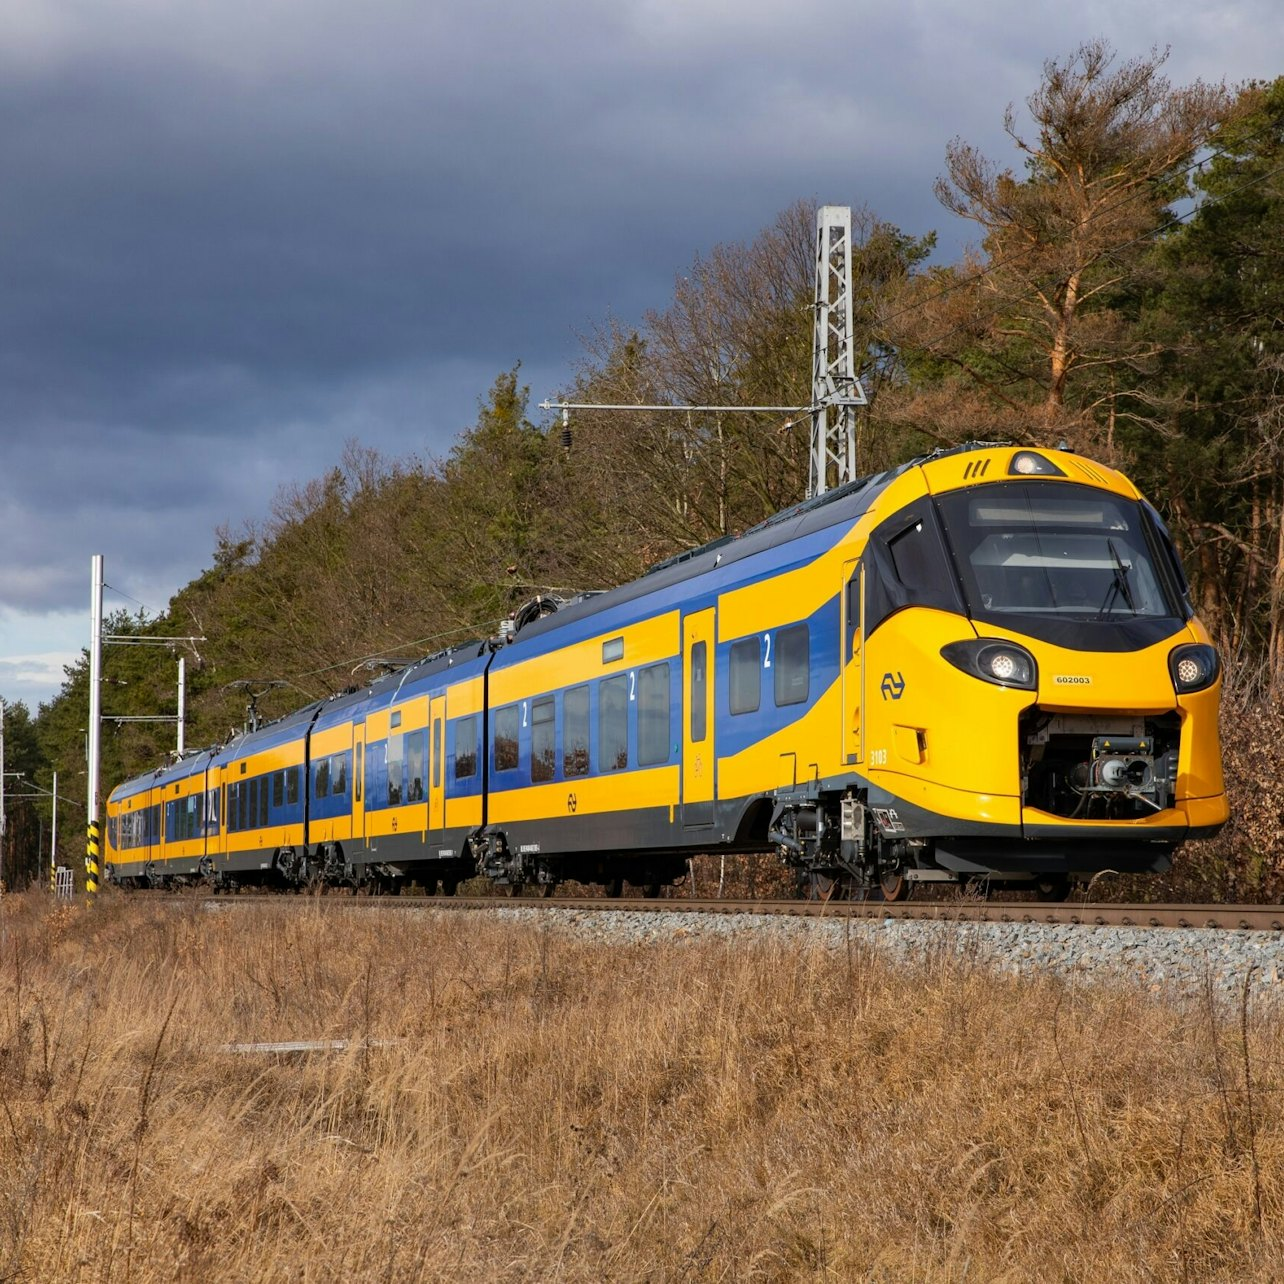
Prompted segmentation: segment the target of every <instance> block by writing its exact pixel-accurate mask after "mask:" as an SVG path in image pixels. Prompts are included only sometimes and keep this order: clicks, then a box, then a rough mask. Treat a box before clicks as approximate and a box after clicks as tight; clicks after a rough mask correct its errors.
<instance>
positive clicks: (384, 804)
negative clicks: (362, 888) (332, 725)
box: [353, 643, 491, 893]
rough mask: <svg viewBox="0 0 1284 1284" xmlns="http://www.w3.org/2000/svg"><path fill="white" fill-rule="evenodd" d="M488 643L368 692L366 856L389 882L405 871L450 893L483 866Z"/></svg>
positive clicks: (358, 838) (360, 838)
mask: <svg viewBox="0 0 1284 1284" xmlns="http://www.w3.org/2000/svg"><path fill="white" fill-rule="evenodd" d="M490 655H491V652H490V649H489V648H488V647H485V646H483V645H482V644H480V643H478V644H474V645H472V646H467V647H458V648H455V649H453V650H450V651H445V652H442V653H441V654H439V655H436V656H432V657H430V658H429V659H427V660H424V661H422V662H420V663H419V664H416V665H412V666H410V667H409V668H406V669H404V670H401V671H400V672H398V673H394V674H390V675H389V676H388V677H386V678H383V679H381V680H380V681H379V682H377V683H376V684H375V685H374V686H373V687H372V688H371V689H370V691H369V692H368V693H367V696H366V698H365V701H364V705H363V708H362V714H361V718H362V725H361V726H360V727H359V728H358V729H357V730H356V732H355V736H356V745H357V754H358V760H359V761H361V762H363V766H362V768H361V774H362V776H363V778H364V798H363V799H361V800H358V806H357V810H358V811H359V813H360V815H359V817H358V818H355V819H354V828H353V837H354V848H355V849H356V850H358V851H362V849H364V850H363V854H362V855H360V856H359V857H358V859H360V860H362V861H364V862H365V863H367V864H368V865H369V866H370V867H371V868H372V869H373V871H374V873H375V875H376V877H377V878H378V879H379V880H380V881H382V882H384V883H385V884H386V885H388V886H389V887H390V888H391V889H393V890H395V889H397V888H399V887H400V886H401V885H402V884H403V883H404V882H406V881H407V880H411V879H413V880H415V881H418V882H420V883H422V884H424V885H426V886H431V887H435V886H436V885H437V883H438V882H440V883H441V884H442V887H443V889H444V890H445V891H447V893H451V892H453V891H454V890H455V888H456V887H457V886H458V883H459V881H460V880H461V879H464V878H469V877H471V876H472V875H473V874H474V873H475V872H476V865H475V861H474V858H473V855H472V845H471V840H472V837H473V835H474V834H475V833H476V832H477V830H478V829H479V828H480V826H481V824H482V817H483V812H482V804H483V791H482V780H483V772H482V766H481V764H480V762H479V759H478V752H477V748H478V744H479V743H480V739H481V737H482V735H483V728H482V724H483V721H484V717H485V671H486V666H487V664H488V663H489V660H490Z"/></svg>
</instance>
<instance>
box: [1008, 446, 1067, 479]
mask: <svg viewBox="0 0 1284 1284" xmlns="http://www.w3.org/2000/svg"><path fill="white" fill-rule="evenodd" d="M1008 474H1009V475H1013V474H1015V475H1016V476H1017V477H1064V476H1065V473H1063V472H1062V471H1061V469H1060V468H1058V467H1057V466H1056V464H1054V463H1053V462H1052V460H1050V459H1047V458H1045V457H1044V456H1043V455H1040V454H1039V453H1038V451H1035V450H1018V451H1017V453H1016V454H1015V455H1013V456H1012V462H1011V463H1010V464H1009V465H1008Z"/></svg>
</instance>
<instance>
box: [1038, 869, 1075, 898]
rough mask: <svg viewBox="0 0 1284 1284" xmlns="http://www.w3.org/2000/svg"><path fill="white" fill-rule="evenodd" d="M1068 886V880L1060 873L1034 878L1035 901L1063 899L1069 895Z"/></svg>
mask: <svg viewBox="0 0 1284 1284" xmlns="http://www.w3.org/2000/svg"><path fill="white" fill-rule="evenodd" d="M1070 888H1071V883H1070V880H1069V879H1068V878H1065V877H1063V876H1060V875H1050V876H1049V877H1047V878H1036V879H1035V880H1034V899H1035V900H1036V901H1064V900H1065V899H1066V898H1067V897H1069V895H1070Z"/></svg>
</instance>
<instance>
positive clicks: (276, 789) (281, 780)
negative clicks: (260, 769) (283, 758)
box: [272, 771, 285, 807]
mask: <svg viewBox="0 0 1284 1284" xmlns="http://www.w3.org/2000/svg"><path fill="white" fill-rule="evenodd" d="M284 802H285V772H283V771H274V772H273V773H272V806H273V807H280V806H282V805H283V804H284Z"/></svg>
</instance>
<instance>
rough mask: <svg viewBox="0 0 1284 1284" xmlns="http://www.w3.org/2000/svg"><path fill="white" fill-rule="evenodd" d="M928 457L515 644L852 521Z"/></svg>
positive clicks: (601, 597)
mask: <svg viewBox="0 0 1284 1284" xmlns="http://www.w3.org/2000/svg"><path fill="white" fill-rule="evenodd" d="M927 458H929V456H922V457H919V458H917V459H912V460H910V461H909V462H908V463H905V464H901V465H900V466H898V467H897V468H894V469H890V470H888V471H887V472H882V473H875V474H872V475H871V476H869V477H860V478H857V479H856V480H855V481H852V482H848V483H847V484H846V485H844V486H838V487H835V488H834V489H832V490H828V491H826V492H825V493H824V494H823V495H818V496H815V497H814V498H812V499H806V500H803V502H802V503H800V504H795V505H794V506H793V507H792V508H787V509H784V510H782V511H781V512H779V513H776V514H774V515H773V516H771V517H769V518H767V520H766V521H764V522H760V523H759V524H758V525H757V526H753V527H751V528H750V529H749V530H747V531H745V532H744V533H743V534H741V535H724V536H722V537H720V538H719V539H716V540H713V541H711V542H710V543H708V544H705V545H702V546H701V547H700V548H694V549H691V550H689V551H687V552H684V553H679V554H677V555H676V556H675V557H671V558H669V559H668V560H667V561H663V562H660V563H658V564H657V565H655V566H653V567H651V568H650V569H649V570H648V571H646V572H645V573H644V574H642V575H641V576H640V577H639V578H638V579H636V580H631V581H630V582H629V583H627V584H622V585H620V586H619V587H618V588H614V589H609V590H607V591H606V592H605V593H595V594H592V595H588V596H585V597H583V598H579V599H576V600H575V601H573V602H571V603H570V604H569V605H568V606H566V607H564V608H562V609H561V610H558V611H555V612H552V613H550V614H548V615H543V616H541V617H540V618H538V619H536V620H533V621H532V622H531V623H529V624H527V625H525V626H524V627H523V628H522V629H521V630H520V632H519V633H518V634H517V636H516V637H515V638H514V640H513V645H514V647H520V645H521V644H522V643H523V642H526V641H528V640H534V639H535V638H538V637H539V636H540V635H542V634H544V633H549V632H552V631H554V630H557V629H561V628H564V627H566V626H567V625H569V624H573V623H574V622H575V621H576V620H581V619H587V618H589V617H593V616H597V615H601V614H604V613H606V612H609V611H610V610H611V609H612V608H614V607H618V606H623V605H625V604H626V603H629V602H632V601H634V600H636V599H638V598H641V597H645V596H649V595H651V594H663V593H664V591H665V590H667V589H669V588H672V587H674V586H676V585H680V584H683V583H685V582H686V581H688V580H692V579H696V578H697V577H699V576H701V575H705V574H707V573H708V572H709V571H712V570H714V569H715V568H717V569H721V568H724V567H729V566H732V565H734V564H735V563H736V562H740V561H743V560H744V559H745V558H749V557H753V556H754V555H755V554H758V553H762V552H764V551H766V550H768V549H772V548H775V547H777V546H779V545H782V544H787V543H790V542H792V541H795V540H799V539H804V538H806V537H807V536H810V535H814V534H818V533H819V532H822V531H825V530H828V529H829V528H831V527H834V526H839V525H842V526H846V525H850V524H851V523H852V522H854V521H856V520H857V519H859V518H860V517H861V516H862V515H863V514H865V513H866V512H868V511H869V510H870V509H871V508H872V507H873V506H874V505H875V504H876V503H877V501H878V498H879V496H880V495H881V494H882V493H883V492H884V491H885V490H886V489H887V487H888V486H890V485H891V483H892V482H893V481H895V480H896V479H897V478H898V477H900V476H901V475H902V474H904V473H905V472H907V471H909V469H911V468H914V467H917V466H918V465H919V464H921V463H923V462H924V461H925V459H927ZM507 650H508V649H507V648H506V649H505V651H502V652H500V654H499V656H497V662H498V663H501V664H502V663H503V661H504V657H505V656H506V654H507ZM520 658H521V657H520V656H519V655H517V654H514V655H513V656H512V661H511V662H513V663H516V662H518V661H519V659H520Z"/></svg>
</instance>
